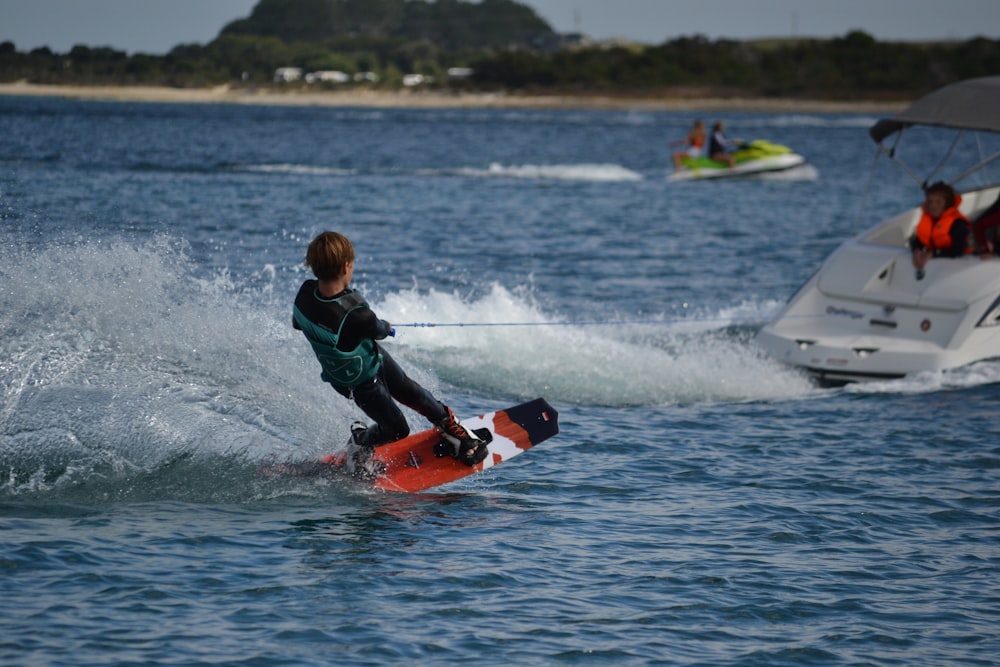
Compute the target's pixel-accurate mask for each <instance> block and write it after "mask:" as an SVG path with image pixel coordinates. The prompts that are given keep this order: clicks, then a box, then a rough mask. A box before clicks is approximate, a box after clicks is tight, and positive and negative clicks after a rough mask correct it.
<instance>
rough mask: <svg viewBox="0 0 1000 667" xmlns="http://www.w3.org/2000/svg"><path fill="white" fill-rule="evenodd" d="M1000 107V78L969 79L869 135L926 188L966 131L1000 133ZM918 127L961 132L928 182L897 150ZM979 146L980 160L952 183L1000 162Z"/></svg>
mask: <svg viewBox="0 0 1000 667" xmlns="http://www.w3.org/2000/svg"><path fill="white" fill-rule="evenodd" d="M998 108H1000V76H986V77H980V78H977V79H967V80H965V81H959V82H957V83H953V84H951V85H948V86H945V87H944V88H940V89H939V90H936V91H934V92H932V93H930V94H928V95H925V96H923V97H921V98H920V99H918V100H917V101H915V102H914V103H913V104H911V105H910V106H908V107H907V108H906V109H904V110H903V111H901V112H900V113H898V114H896V115H895V116H893V117H892V118H883V119H881V120H879V121H877V122H876V123H875V124H874V125H872V126H871V128H870V129H869V130H868V134H869V136H871V138H872V140H874V141H875V143H876V144H877V145H878V151H879V154H884V155H887V156H888V157H889V158H890V159H892V160H893V161H894V162H896V163H897V164H898V165H900V166H901V167H902V168H903V170H904V171H906V173H907V174H909V175H910V177H911V178H913V180H914V181H916V182H917V183H920V184H921V186H922V187H926V186H927V183H928V181H930V179H931V178H933V176H934V174H936V173H937V172H938V171H940V169H941V168H942V167H943V166H944V165H945V164H946V163H947V162H948V159H949V158H950V157H951V155H952V153H953V152H954V150H955V147H956V146H957V145H958V143H959V141H960V140H961V139H962V137H963V136H965V133H966V132H970V131H971V132H976V133H979V132H993V133H1000V114H998V113H997V111H996V110H997V109H998ZM914 125H921V126H930V127H942V128H948V129H953V130H958V133H957V135H956V137H955V140H954V141H953V142H952V145H951V148H949V149H948V152H947V154H946V155H945V156H944V158H943V159H942V160H941V162H940V163H939V164H938V166H937V167H936V168H935V169H934V171H932V172H931V174H930V175H929V176H928V177H927V178H925V179H921V178H920V177H919V176H917V175H916V174H915V173H914V172H913V170H912V169H910V168H909V167H908V166H907V165H906V164H904V163H903V162H902V160H899V159H898V158H897V157H896V148H897V147H898V146H899V142H900V141H901V139H902V137H903V133H904V131H905V130H906V129H907V128H909V127H912V126H914ZM893 134H896V139H895V141H894V142H893V143H892V146H889V147H887V146H886V145H885V144H884V143H883V142H884V140H885V139H887V138H888V137H890V136H892V135H893ZM977 137H978V134H977ZM977 143H978V144H979V147H980V156H981V159H980V161H979V162H978V163H976V164H974V165H972V166H971V167H969V168H968V169H966V170H965V171H963V172H962V173H961V174H959V175H958V176H957V177H956V178H955V179H954V180H952V184H954V183H957V182H959V181H961V180H963V179H964V178H966V177H968V176H969V175H971V174H973V173H975V172H977V171H979V170H981V169H982V168H984V167H985V166H986V165H988V164H990V163H991V162H994V161H995V160H997V159H1000V151H997V152H996V153H993V154H992V155H987V156H983V149H982V142H980V141H978V139H977Z"/></svg>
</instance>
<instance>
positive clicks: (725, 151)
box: [708, 120, 736, 169]
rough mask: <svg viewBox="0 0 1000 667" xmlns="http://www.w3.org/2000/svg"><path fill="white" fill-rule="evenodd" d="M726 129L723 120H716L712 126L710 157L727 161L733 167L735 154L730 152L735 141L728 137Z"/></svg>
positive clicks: (709, 143)
mask: <svg viewBox="0 0 1000 667" xmlns="http://www.w3.org/2000/svg"><path fill="white" fill-rule="evenodd" d="M725 129H726V127H725V125H723V124H722V121H721V120H718V121H716V122H715V124H714V125H713V126H712V136H711V137H709V139H708V157H710V158H712V159H713V160H717V161H718V162H725V163H726V164H727V165H729V168H730V169H732V168H733V165H735V164H736V163H735V162H734V161H733V156H732V155H730V153H729V149H730V146H732V145H733V142H732V141H729V139H726V134H725Z"/></svg>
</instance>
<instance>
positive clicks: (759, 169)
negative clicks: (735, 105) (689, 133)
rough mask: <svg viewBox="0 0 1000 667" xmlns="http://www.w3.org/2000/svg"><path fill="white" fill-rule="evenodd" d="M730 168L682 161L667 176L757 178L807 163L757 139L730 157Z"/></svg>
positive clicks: (692, 159) (702, 159) (705, 161)
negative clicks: (675, 169)
mask: <svg viewBox="0 0 1000 667" xmlns="http://www.w3.org/2000/svg"><path fill="white" fill-rule="evenodd" d="M732 156H733V166H732V167H730V166H729V165H727V164H726V163H725V162H719V161H717V160H713V159H711V158H708V157H684V158H681V168H680V169H679V170H677V171H675V172H673V173H672V174H670V175H668V176H667V180H668V181H690V180H699V179H715V178H739V177H747V176H759V175H761V174H769V173H774V172H779V171H788V170H789V169H794V168H796V167H801V166H803V165H804V164H805V163H806V159H805V158H804V157H802V156H801V155H799V154H798V153H794V152H792V149H790V148H788V147H787V146H782V145H781V144H775V143H771V142H770V141H764V140H762V139H756V140H754V141H751V142H749V143H745V144H743V145H741V146H740V148H739V149H737V150H736V151H734V152H733V153H732Z"/></svg>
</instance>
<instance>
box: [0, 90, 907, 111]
mask: <svg viewBox="0 0 1000 667" xmlns="http://www.w3.org/2000/svg"><path fill="white" fill-rule="evenodd" d="M0 95H22V96H41V97H65V98H70V99H81V100H107V101H120V102H172V103H184V104H197V103H202V104H269V105H289V106H331V107H374V108H404V107H408V108H428V109H435V108H438V109H440V108H526V109H530V108H533V109H546V108H548V109H635V110H646V111H686V110H692V111H693V110H699V111H763V112H768V111H770V112H806V113H808V112H829V113H836V112H844V113H892V112H894V111H897V110H899V109H901V108H903V107H904V106H905V105H906V104H907V102H906V101H900V102H898V103H893V102H885V101H829V100H801V99H784V98H751V97H711V96H705V95H704V94H699V93H698V91H677V92H675V93H673V94H671V95H669V96H668V95H663V96H658V97H627V96H615V97H612V96H602V95H572V96H570V95H527V94H505V93H466V92H443V91H430V90H401V91H380V90H369V89H351V90H344V91H337V90H331V91H298V90H289V91H277V90H274V89H267V88H261V89H252V88H234V87H230V86H226V85H224V86H215V87H212V88H168V87H158V86H78V85H71V86H60V85H40V84H32V83H25V82H17V83H3V84H0Z"/></svg>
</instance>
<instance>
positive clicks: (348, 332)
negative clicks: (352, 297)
mask: <svg viewBox="0 0 1000 667" xmlns="http://www.w3.org/2000/svg"><path fill="white" fill-rule="evenodd" d="M391 328H392V327H390V325H389V323H388V322H386V321H385V320H382V319H379V318H378V317H376V315H375V313H374V312H372V310H371V309H370V308H358V309H356V310H352V311H351V312H350V313H348V314H347V319H346V320H345V321H344V326H343V328H342V329H341V332H340V340H339V342H338V343H337V349H340V350H344V351H349V350H353V349H354V348H356V347H357V346H358V345H359V344H360V343H361V341H362V340H364V339H366V338H371V339H374V340H382V339H383V338H386V337H388V336H389V332H390V330H391Z"/></svg>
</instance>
